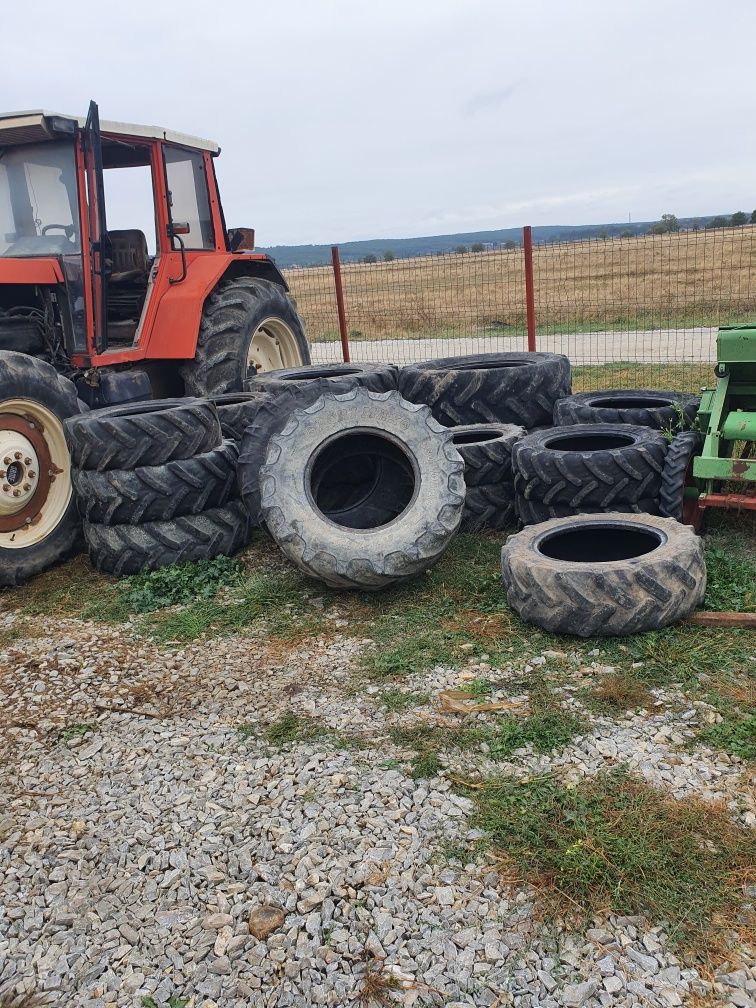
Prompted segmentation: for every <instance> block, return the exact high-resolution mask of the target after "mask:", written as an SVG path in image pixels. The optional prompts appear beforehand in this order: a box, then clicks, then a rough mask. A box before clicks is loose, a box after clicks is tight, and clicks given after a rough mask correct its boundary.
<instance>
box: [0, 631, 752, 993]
mask: <svg viewBox="0 0 756 1008" xmlns="http://www.w3.org/2000/svg"><path fill="white" fill-rule="evenodd" d="M326 615H327V614H326ZM41 623H42V621H39V622H37V624H36V625H32V624H31V623H30V622H29V621H28V620H26V619H25V618H22V617H18V618H16V617H14V616H12V615H11V616H7V617H4V618H3V617H0V632H2V633H3V634H4V637H5V639H6V641H7V640H10V641H11V643H10V644H8V643H6V646H5V650H4V652H3V653H2V654H0V698H2V711H1V713H0V723H2V726H3V733H2V740H1V742H0V745H2V750H1V751H0V787H1V788H2V792H3V800H2V804H1V805H0V894H1V898H0V994H5V995H6V997H7V998H10V996H11V995H12V994H20V993H23V992H25V991H37V992H44V993H45V995H46V996H47V997H49V1002H48V1003H49V1004H51V1005H56V1006H57V1005H61V1006H63V1005H65V1006H76V1008H79V1006H81V1008H85V1006H86V1008H101V1006H106V1005H116V1006H124V1008H125V1006H129V1008H131V1006H138V1005H141V1004H142V1003H143V998H145V997H151V998H152V999H153V1000H154V1002H155V1003H156V1004H157V1005H169V1008H175V1006H176V1005H177V1004H182V1003H183V1002H177V1001H176V1000H175V999H176V998H180V999H188V1006H190V1008H227V1006H228V1008H241V1006H261V1008H262V1006H266V1008H267V1006H271V1008H272V1006H284V1005H293V1006H297V1008H307V1006H310V1005H335V1006H341V1005H348V1004H350V1003H359V1002H358V998H359V996H360V993H362V995H363V997H364V996H365V995H366V993H367V992H368V991H369V990H370V988H371V985H372V986H373V987H375V986H376V985H377V984H379V982H380V979H381V978H384V979H385V978H386V977H387V976H388V977H392V978H393V980H392V983H393V985H394V986H395V989H393V990H391V992H390V995H389V997H390V1001H388V1002H387V1003H396V1004H403V1005H408V1006H411V1005H414V1004H417V1005H421V1004H425V1005H431V1004H439V1005H440V1004H443V1005H446V1006H447V1008H461V1006H463V1005H465V1006H486V1008H496V1006H503V1005H514V1006H517V1008H562V1006H564V1008H578V1006H583V1005H584V1006H586V1008H598V1006H618V1008H636V1006H642V1005H643V1006H645V1005H652V1006H662V1008H663V1006H675V1005H684V1004H685V1005H690V1006H691V1008H692V1006H693V1005H694V1004H696V1000H695V999H696V998H698V997H700V996H703V995H707V996H708V995H712V994H713V995H715V996H716V997H717V998H718V999H719V1000H718V1001H715V1002H711V1003H721V1004H727V1005H735V1006H741V1008H747V1006H752V1005H756V960H754V959H753V958H749V953H748V950H746V949H741V950H740V951H739V953H738V955H737V956H735V955H733V956H732V961H731V962H728V963H724V964H722V966H721V968H720V970H719V971H718V972H717V973H716V974H715V975H707V976H705V977H704V976H702V975H701V974H700V973H699V972H698V971H697V969H696V968H695V967H694V966H693V965H692V964H691V963H690V962H686V961H681V960H680V959H679V958H678V957H676V956H675V955H674V954H673V952H672V951H671V950H670V949H669V948H668V947H667V940H666V935H665V933H664V931H663V930H662V929H661V928H659V927H653V926H651V925H650V924H649V923H648V922H646V921H645V920H644V919H643V918H639V917H632V918H628V917H617V916H613V915H610V914H605V915H602V916H601V917H600V918H597V919H595V920H594V921H591V922H588V925H587V926H586V927H585V928H583V929H581V930H580V931H576V932H572V931H569V930H567V929H563V930H561V931H560V930H558V929H555V928H554V927H553V926H546V925H544V924H543V922H542V920H541V918H540V917H539V914H538V913H537V911H536V909H535V907H534V905H533V892H532V891H531V890H530V889H529V888H528V887H526V886H519V887H518V886H515V887H514V888H511V887H506V886H503V885H502V883H501V880H500V876H499V873H498V872H497V871H496V865H495V862H493V861H491V860H487V861H485V862H484V863H482V864H481V863H478V862H475V863H473V862H471V863H469V864H464V863H462V862H461V861H459V860H455V859H453V858H450V857H449V856H445V855H444V847H445V844H446V845H448V844H449V843H450V842H452V843H455V844H458V843H459V842H460V840H461V841H463V842H464V841H469V842H470V843H473V842H474V841H475V840H476V839H477V838H479V836H480V835H479V834H477V833H476V832H475V831H472V830H471V829H470V827H469V825H468V822H467V814H468V812H469V802H468V801H467V799H466V798H463V797H460V796H458V795H456V794H454V793H453V791H452V790H451V785H450V783H449V781H448V780H447V779H445V777H443V776H439V777H435V778H433V779H432V780H429V781H422V782H418V781H415V780H413V779H412V778H411V777H410V776H408V774H407V773H406V772H405V771H406V765H405V764H404V763H402V762H401V761H402V760H403V758H404V757H406V756H407V755H408V753H407V752H405V751H403V750H402V749H398V748H397V747H396V746H395V745H394V744H393V743H392V742H391V741H390V740H389V737H388V732H387V726H388V725H391V724H410V723H414V722H416V720H417V719H418V718H421V719H424V720H427V721H428V722H429V723H433V724H440V725H444V724H451V723H456V720H455V716H454V715H449V714H448V713H444V712H443V711H442V710H441V708H440V707H439V705H438V702H437V700H438V694H439V692H440V691H441V690H443V689H447V688H457V689H458V688H460V687H461V686H464V683H465V682H466V681H469V680H470V679H471V678H473V677H477V676H486V677H488V678H490V679H492V680H493V681H494V683H495V684H496V689H497V690H498V691H499V692H498V694H495V695H500V696H507V697H510V698H511V693H512V690H509V689H508V687H507V680H508V678H510V677H512V676H520V677H521V676H522V674H523V672H526V671H527V670H528V669H531V670H532V668H533V667H534V666H536V665H538V664H540V665H542V666H546V667H547V668H549V669H551V668H552V667H553V668H554V670H555V676H557V679H558V682H559V685H558V686H557V690H558V692H559V693H560V696H561V701H562V703H563V705H564V706H565V707H566V708H568V709H570V708H575V709H577V708H578V706H579V702H578V700H577V698H576V692H577V690H578V689H579V688H580V686H581V685H584V684H585V683H586V682H588V681H591V678H592V677H594V676H596V675H599V674H602V673H605V672H606V669H603V668H601V667H600V666H598V665H596V664H595V663H593V664H592V663H591V659H590V656H585V655H582V654H580V653H576V654H574V655H565V654H562V653H558V652H550V653H544V655H531V656H521V657H520V658H518V659H517V660H516V661H515V660H513V662H512V665H511V666H510V667H509V668H506V669H491V668H490V667H489V666H488V665H487V664H486V663H485V661H482V662H481V661H480V660H477V661H471V662H469V663H468V664H467V665H466V666H464V667H462V668H461V669H456V670H455V669H443V668H438V669H435V670H432V671H430V672H428V673H424V674H422V675H417V676H415V677H413V678H411V679H410V680H407V681H405V682H403V683H402V688H403V689H417V690H423V691H425V692H427V693H428V694H429V695H430V697H431V700H430V702H429V703H428V704H426V705H424V706H421V707H417V708H414V709H413V710H411V711H404V712H402V713H401V714H386V713H385V711H384V709H383V707H382V706H381V705H380V702H379V700H380V696H379V693H380V689H379V687H376V686H375V685H371V684H369V683H366V682H365V681H363V680H362V679H361V677H360V675H359V673H358V671H357V663H356V659H357V658H358V657H359V655H360V654H361V652H362V651H363V650H364V649H365V648H367V647H370V646H372V645H371V644H370V642H367V641H359V640H354V639H351V638H341V637H339V636H338V635H337V633H338V631H335V632H333V633H328V634H324V635H323V636H322V637H320V638H316V639H308V640H307V641H306V642H304V643H301V644H299V645H298V646H296V647H294V646H285V645H283V644H281V643H280V642H279V643H277V644H273V643H271V642H270V641H268V640H267V639H266V638H264V637H263V636H261V635H260V636H255V635H249V636H244V637H233V638H226V639H221V640H213V641H209V642H208V641H205V642H199V643H197V644H195V645H192V646H190V647H181V648H179V647H168V648H162V649H158V648H155V647H153V646H152V645H150V644H147V643H145V642H144V641H143V640H141V639H138V638H137V637H136V636H134V635H132V633H131V631H130V630H129V629H128V628H123V627H119V628H109V627H106V626H104V625H100V624H92V623H85V622H81V621H77V620H66V619H60V620H54V621H46V622H45V623H44V625H41ZM331 625H333V621H332V623H331ZM30 632H33V633H34V634H35V635H33V636H28V634H29V633H30ZM40 634H43V635H40ZM528 663H530V664H528ZM654 696H655V701H654V707H653V709H652V710H649V711H641V712H634V713H632V714H627V715H624V716H622V717H620V718H619V719H617V720H615V721H612V720H610V719H609V718H606V717H599V716H593V717H592V716H589V718H588V720H589V726H590V731H589V733H587V734H586V735H584V736H582V737H578V738H575V739H574V740H573V742H572V743H571V744H570V745H569V746H568V747H567V748H565V749H564V750H562V751H561V752H559V753H553V754H550V755H546V756H543V755H537V754H534V753H533V752H531V751H530V750H528V749H524V750H522V751H519V752H518V753H515V754H514V756H513V757H512V759H511V760H510V761H509V762H504V763H502V762H497V763H495V764H494V763H493V762H492V761H491V760H490V758H489V757H488V755H487V754H486V752H485V751H481V752H477V753H470V752H466V753H454V754H447V755H446V756H445V759H446V761H447V763H448V767H449V770H450V771H451V774H452V775H454V774H459V773H464V774H466V775H467V776H468V777H469V776H471V775H475V774H484V775H485V774H489V773H494V772H495V773H498V774H501V773H513V774H517V775H526V774H532V773H533V772H534V771H543V770H546V769H550V770H552V771H553V772H554V773H555V774H557V775H559V776H560V777H562V778H563V779H564V780H565V781H575V780H578V779H579V778H580V777H581V776H584V775H590V774H593V773H596V772H597V771H599V770H602V769H608V768H610V767H612V766H615V765H617V764H619V763H628V764H629V765H630V766H631V768H632V769H633V770H634V772H636V773H637V774H639V775H641V776H643V777H644V778H646V779H647V780H648V781H649V782H650V783H652V784H654V785H656V786H658V787H661V788H664V789H666V790H668V791H669V792H671V793H672V794H674V795H677V796H679V797H684V796H686V795H690V794H696V795H698V796H699V797H701V798H703V799H704V800H707V801H708V800H711V801H718V800H721V801H724V802H725V803H726V804H727V806H728V807H729V808H730V810H731V812H732V814H733V816H734V817H736V818H737V819H739V820H740V821H741V822H743V823H745V824H746V825H750V826H754V824H756V807H755V806H754V803H753V790H752V789H750V790H749V786H748V781H747V780H746V772H745V767H744V765H743V764H741V763H740V762H739V761H738V760H737V759H736V758H735V757H727V756H723V755H722V754H715V753H714V752H711V751H708V750H706V749H700V748H699V749H696V750H693V751H685V750H684V748H683V745H684V743H685V741H686V739H687V738H688V737H690V735H691V734H692V733H693V731H694V729H695V727H696V726H699V725H700V724H702V723H706V722H708V721H711V720H713V719H715V718H716V717H717V715H716V713H715V712H714V711H713V710H711V709H710V708H708V707H707V706H706V705H705V704H700V703H697V704H693V703H691V702H690V700H689V699H687V698H685V697H684V696H677V695H675V694H674V693H672V692H667V693H664V692H663V691H657V692H656V693H655V694H654ZM288 711H293V712H295V713H297V714H299V715H310V716H313V717H316V718H318V719H320V722H321V723H322V725H323V726H325V727H327V729H328V732H329V734H327V735H324V736H323V737H322V738H313V739H310V740H309V741H307V742H302V743H299V744H295V745H289V746H284V747H281V748H277V747H275V746H272V745H271V744H269V743H268V742H266V741H265V738H264V735H263V733H262V729H263V727H264V725H265V724H267V723H269V722H271V721H272V720H274V719H275V718H278V717H280V715H281V714H283V713H285V712H288ZM481 717H483V716H482V715H481ZM74 725H88V726H90V728H88V729H83V728H82V729H81V733H74V732H71V731H65V729H70V728H71V726H74ZM240 725H245V726H246V728H245V731H244V732H240V731H239V726H240ZM61 732H63V734H62V735H61ZM356 740H359V741H361V743H362V746H363V748H358V747H357V746H356V745H355V741H356ZM397 761H399V762H397ZM172 998H173V999H174V1000H173V1004H172V1005H171V999H172ZM9 1003H12V1002H10V1001H9ZM148 1003H150V1002H148ZM363 1003H368V1002H364V1001H363ZM373 1003H377V1002H373ZM697 1003H698V1004H701V1003H706V1002H701V1001H698V1002H697ZM0 1004H3V1005H4V1004H5V1002H3V1001H2V999H1V998H0Z"/></svg>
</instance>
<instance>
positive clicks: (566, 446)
mask: <svg viewBox="0 0 756 1008" xmlns="http://www.w3.org/2000/svg"><path fill="white" fill-rule="evenodd" d="M632 444H635V438H634V437H630V436H629V435H627V434H567V435H566V436H565V437H555V438H553V439H551V440H549V441H548V442H547V444H546V447H547V448H551V449H553V450H554V451H566V452H571V451H574V452H585V451H609V450H611V449H612V448H627V447H629V445H632Z"/></svg>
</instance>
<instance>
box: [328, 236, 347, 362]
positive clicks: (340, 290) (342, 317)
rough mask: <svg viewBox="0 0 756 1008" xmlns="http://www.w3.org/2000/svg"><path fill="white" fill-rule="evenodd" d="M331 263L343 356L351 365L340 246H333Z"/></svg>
mask: <svg viewBox="0 0 756 1008" xmlns="http://www.w3.org/2000/svg"><path fill="white" fill-rule="evenodd" d="M331 262H332V263H333V282H334V285H335V287H336V310H337V312H338V314H339V333H340V334H341V356H342V358H343V360H344V361H345V363H347V364H348V363H349V361H350V357H349V330H348V329H347V320H346V311H345V309H344V287H343V285H342V283H341V259H340V258H339V246H338V245H332V246H331Z"/></svg>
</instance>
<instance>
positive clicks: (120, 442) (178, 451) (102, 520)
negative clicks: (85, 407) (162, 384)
mask: <svg viewBox="0 0 756 1008" xmlns="http://www.w3.org/2000/svg"><path fill="white" fill-rule="evenodd" d="M66 440H67V442H68V446H69V450H70V453H71V460H72V464H73V470H72V479H73V486H74V492H75V494H76V498H77V502H78V507H79V511H80V514H81V516H82V519H83V525H84V537H85V540H86V544H87V548H88V550H89V556H90V559H91V561H92V564H93V566H94V567H96V568H97V569H98V570H100V571H104V572H106V573H110V574H117V575H122V574H135V573H138V572H139V571H143V570H155V569H157V568H159V567H164V566H166V565H168V564H174V563H183V562H186V561H189V560H204V559H210V558H213V557H216V556H219V555H221V554H222V555H225V556H232V555H233V554H234V553H236V552H238V551H239V550H240V549H242V548H243V547H244V546H245V545H246V544H247V543H248V541H249V535H250V530H251V527H252V523H251V521H250V519H249V516H248V514H247V511H246V508H245V507H244V505H243V503H242V502H241V500H240V499H239V494H238V487H237V480H236V465H237V459H238V453H239V452H238V447H237V445H236V443H235V442H234V441H233V440H231V439H225V440H224V438H223V435H222V432H221V425H220V422H219V419H218V413H217V411H216V408H215V406H214V405H213V404H212V403H210V402H209V401H207V400H203V399H159V400H153V401H150V402H143V403H132V404H129V405H122V406H112V407H106V408H105V409H101V410H95V411H93V412H91V413H88V414H84V415H82V416H78V417H73V418H71V419H69V420H68V421H67V422H66Z"/></svg>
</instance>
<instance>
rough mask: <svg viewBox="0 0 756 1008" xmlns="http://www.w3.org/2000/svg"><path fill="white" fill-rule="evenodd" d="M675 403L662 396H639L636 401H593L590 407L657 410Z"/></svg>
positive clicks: (629, 399) (612, 399) (628, 399)
mask: <svg viewBox="0 0 756 1008" xmlns="http://www.w3.org/2000/svg"><path fill="white" fill-rule="evenodd" d="M674 402H675V400H673V399H669V398H664V397H662V396H658V397H654V396H644V397H641V396H638V397H637V398H635V399H631V398H630V397H628V398H627V399H614V398H611V399H591V403H590V405H591V406H598V407H603V406H607V407H609V409H657V408H658V407H659V406H672V405H674Z"/></svg>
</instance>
